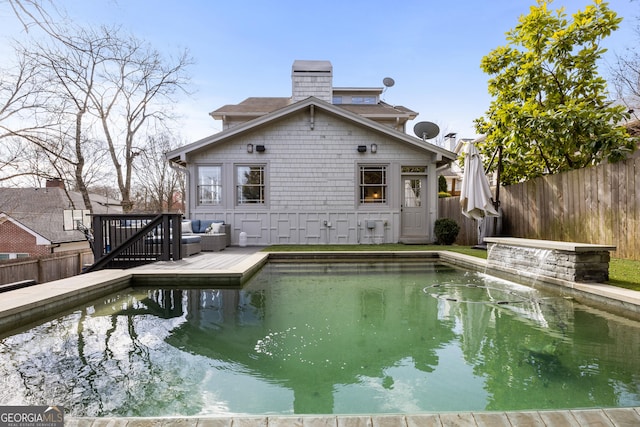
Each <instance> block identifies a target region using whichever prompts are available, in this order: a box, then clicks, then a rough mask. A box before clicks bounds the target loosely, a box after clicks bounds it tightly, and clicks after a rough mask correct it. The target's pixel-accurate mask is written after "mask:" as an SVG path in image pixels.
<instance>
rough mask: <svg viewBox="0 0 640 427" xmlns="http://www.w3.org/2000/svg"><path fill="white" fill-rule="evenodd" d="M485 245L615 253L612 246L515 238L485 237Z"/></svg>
mask: <svg viewBox="0 0 640 427" xmlns="http://www.w3.org/2000/svg"><path fill="white" fill-rule="evenodd" d="M484 241H485V242H487V243H497V244H501V245H510V246H520V247H525V248H536V249H555V250H559V251H571V252H597V251H615V250H616V247H615V246H612V245H595V244H592V243H575V242H559V241H555V240H536V239H520V238H516V237H485V238H484Z"/></svg>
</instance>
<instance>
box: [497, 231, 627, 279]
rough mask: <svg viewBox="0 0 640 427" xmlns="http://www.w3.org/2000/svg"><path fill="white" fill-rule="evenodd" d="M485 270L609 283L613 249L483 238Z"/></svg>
mask: <svg viewBox="0 0 640 427" xmlns="http://www.w3.org/2000/svg"><path fill="white" fill-rule="evenodd" d="M485 242H487V251H488V252H487V267H493V268H499V269H500V268H502V269H516V270H519V271H521V272H522V273H523V275H527V276H530V277H532V276H545V277H552V278H556V279H561V280H567V281H570V282H605V281H607V280H608V279H609V261H610V255H609V251H611V250H615V246H605V245H592V244H584V243H569V242H555V241H550V240H532V239H515V238H494V237H491V238H485Z"/></svg>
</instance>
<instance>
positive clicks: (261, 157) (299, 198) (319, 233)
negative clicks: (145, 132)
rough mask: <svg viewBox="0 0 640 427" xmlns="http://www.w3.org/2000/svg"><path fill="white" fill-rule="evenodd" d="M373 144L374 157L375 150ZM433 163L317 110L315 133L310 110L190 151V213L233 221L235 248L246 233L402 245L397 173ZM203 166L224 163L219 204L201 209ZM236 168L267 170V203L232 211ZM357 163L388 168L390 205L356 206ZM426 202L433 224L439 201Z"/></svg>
mask: <svg viewBox="0 0 640 427" xmlns="http://www.w3.org/2000/svg"><path fill="white" fill-rule="evenodd" d="M374 143H375V144H377V146H378V152H377V153H376V154H373V153H371V152H370V147H371V144H374ZM247 144H253V145H254V147H255V146H256V145H264V146H265V147H266V151H265V152H264V153H258V152H256V151H255V148H254V152H253V153H247V149H246V147H247ZM358 145H366V146H367V152H366V153H358V151H357V146H358ZM430 157H431V156H430V155H429V154H428V153H426V152H422V151H419V150H416V149H414V148H412V147H410V146H408V145H405V144H402V143H399V142H397V141H395V140H389V139H388V138H386V137H384V136H383V135H381V134H379V133H377V132H373V131H370V130H368V129H367V128H365V127H360V126H356V125H354V124H353V123H351V122H349V121H346V120H344V119H341V118H337V117H334V116H332V115H330V114H328V113H325V112H322V111H319V109H316V112H315V117H314V129H313V130H311V128H310V114H309V110H305V111H304V112H300V113H298V114H296V115H294V116H290V117H287V118H284V119H282V120H279V121H277V122H275V123H271V124H269V125H268V126H264V127H260V128H257V129H256V130H255V131H253V132H249V133H245V134H242V135H240V136H237V137H234V138H233V139H230V140H227V141H224V142H221V143H218V144H214V145H213V146H211V147H210V148H209V149H208V150H202V151H199V152H196V153H193V154H192V155H191V156H190V158H188V159H187V160H188V163H189V166H190V169H191V174H190V175H191V176H190V186H189V188H190V192H189V214H190V216H192V217H194V218H196V217H200V218H216V219H224V220H225V221H226V222H228V223H230V224H231V225H232V229H233V235H232V244H237V242H238V235H239V233H240V232H241V231H244V232H246V233H247V242H248V244H250V245H253V244H255V245H269V244H278V243H280V244H287V243H290V244H298V243H303V244H304V243H308V244H326V243H385V242H397V241H398V240H399V237H400V224H399V220H400V194H399V190H400V188H401V185H400V168H401V166H403V165H409V166H419V165H422V166H428V167H429V171H433V170H435V168H434V165H433V164H432V163H431V158H430ZM206 164H221V165H223V176H224V182H223V193H224V195H223V198H224V202H223V204H222V206H198V205H197V198H196V194H195V191H196V186H197V175H196V168H197V165H206ZM239 164H263V165H265V166H266V180H267V182H266V185H267V188H266V199H267V203H266V205H264V206H236V205H235V182H234V180H235V165H239ZM359 164H372V165H377V164H382V165H387V166H388V167H387V174H388V204H387V205H385V206H374V207H370V206H367V207H364V206H359V204H358V200H357V197H358V189H357V185H358V165H359ZM434 184H437V179H436V177H435V174H434V175H433V177H431V176H430V177H429V179H428V190H429V191H435V190H434ZM428 199H429V202H428V203H427V207H426V209H427V213H428V218H429V219H430V220H433V219H434V218H435V217H436V216H435V208H434V207H431V206H430V205H431V204H434V205H435V198H433V197H431V196H430V195H428ZM431 199H433V200H434V201H433V203H432V201H431ZM366 219H373V220H375V221H376V227H375V229H373V230H369V229H367V228H366V227H365V223H364V221H366ZM324 221H327V222H328V223H329V224H330V225H331V227H327V226H325V225H324ZM385 222H386V225H384V224H385Z"/></svg>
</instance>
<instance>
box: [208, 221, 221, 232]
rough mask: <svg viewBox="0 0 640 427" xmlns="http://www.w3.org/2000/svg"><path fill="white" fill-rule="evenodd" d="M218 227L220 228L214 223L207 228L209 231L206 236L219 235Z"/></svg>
mask: <svg viewBox="0 0 640 427" xmlns="http://www.w3.org/2000/svg"><path fill="white" fill-rule="evenodd" d="M220 227H222V224H221V223H219V222H214V223H212V224H211V225H210V226H209V231H207V233H208V234H220Z"/></svg>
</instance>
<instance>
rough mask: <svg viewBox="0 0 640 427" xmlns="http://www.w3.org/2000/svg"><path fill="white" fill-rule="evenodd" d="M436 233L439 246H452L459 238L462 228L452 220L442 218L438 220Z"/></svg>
mask: <svg viewBox="0 0 640 427" xmlns="http://www.w3.org/2000/svg"><path fill="white" fill-rule="evenodd" d="M434 231H435V233H436V243H437V244H438V245H451V244H453V242H455V241H456V237H458V233H459V232H460V226H459V225H458V223H457V222H455V221H454V220H452V219H451V218H440V219H437V220H436V224H435V229H434Z"/></svg>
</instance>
